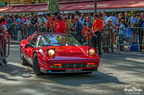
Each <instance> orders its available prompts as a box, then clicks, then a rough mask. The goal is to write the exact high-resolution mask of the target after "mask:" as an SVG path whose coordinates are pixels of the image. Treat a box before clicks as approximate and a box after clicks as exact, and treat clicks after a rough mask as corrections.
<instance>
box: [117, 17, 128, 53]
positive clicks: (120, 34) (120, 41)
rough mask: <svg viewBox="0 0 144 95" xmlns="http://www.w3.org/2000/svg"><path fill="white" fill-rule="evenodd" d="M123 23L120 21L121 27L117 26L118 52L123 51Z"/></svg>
mask: <svg viewBox="0 0 144 95" xmlns="http://www.w3.org/2000/svg"><path fill="white" fill-rule="evenodd" d="M125 29H126V27H125V21H124V20H123V21H121V25H120V26H119V46H120V50H121V51H123V50H124V46H123V41H124V31H125Z"/></svg>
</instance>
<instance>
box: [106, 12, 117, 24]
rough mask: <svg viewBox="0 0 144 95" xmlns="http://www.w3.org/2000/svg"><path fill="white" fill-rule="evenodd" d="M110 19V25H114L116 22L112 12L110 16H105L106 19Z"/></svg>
mask: <svg viewBox="0 0 144 95" xmlns="http://www.w3.org/2000/svg"><path fill="white" fill-rule="evenodd" d="M108 19H110V20H111V21H112V25H114V26H116V24H117V19H116V17H115V14H114V13H112V14H111V16H110V17H108V18H107V20H108Z"/></svg>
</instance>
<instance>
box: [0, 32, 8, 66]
mask: <svg viewBox="0 0 144 95" xmlns="http://www.w3.org/2000/svg"><path fill="white" fill-rule="evenodd" d="M10 39H11V36H10V35H9V34H0V64H1V65H2V66H5V64H4V62H3V60H4V59H5V58H7V57H8V56H9V54H10Z"/></svg>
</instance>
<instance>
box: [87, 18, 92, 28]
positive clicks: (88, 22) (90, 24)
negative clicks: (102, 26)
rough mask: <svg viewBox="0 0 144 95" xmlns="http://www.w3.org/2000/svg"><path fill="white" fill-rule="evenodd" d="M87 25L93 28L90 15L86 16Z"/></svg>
mask: <svg viewBox="0 0 144 95" xmlns="http://www.w3.org/2000/svg"><path fill="white" fill-rule="evenodd" d="M86 27H88V28H90V29H92V22H91V17H89V16H87V17H86Z"/></svg>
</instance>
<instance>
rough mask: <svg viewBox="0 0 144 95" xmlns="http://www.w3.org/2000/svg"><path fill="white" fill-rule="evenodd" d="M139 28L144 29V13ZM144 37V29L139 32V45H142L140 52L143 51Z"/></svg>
mask: <svg viewBox="0 0 144 95" xmlns="http://www.w3.org/2000/svg"><path fill="white" fill-rule="evenodd" d="M138 25H139V27H144V12H142V13H141V19H140V20H139V22H138ZM143 35H144V28H142V29H140V30H139V44H140V51H142V41H143Z"/></svg>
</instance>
